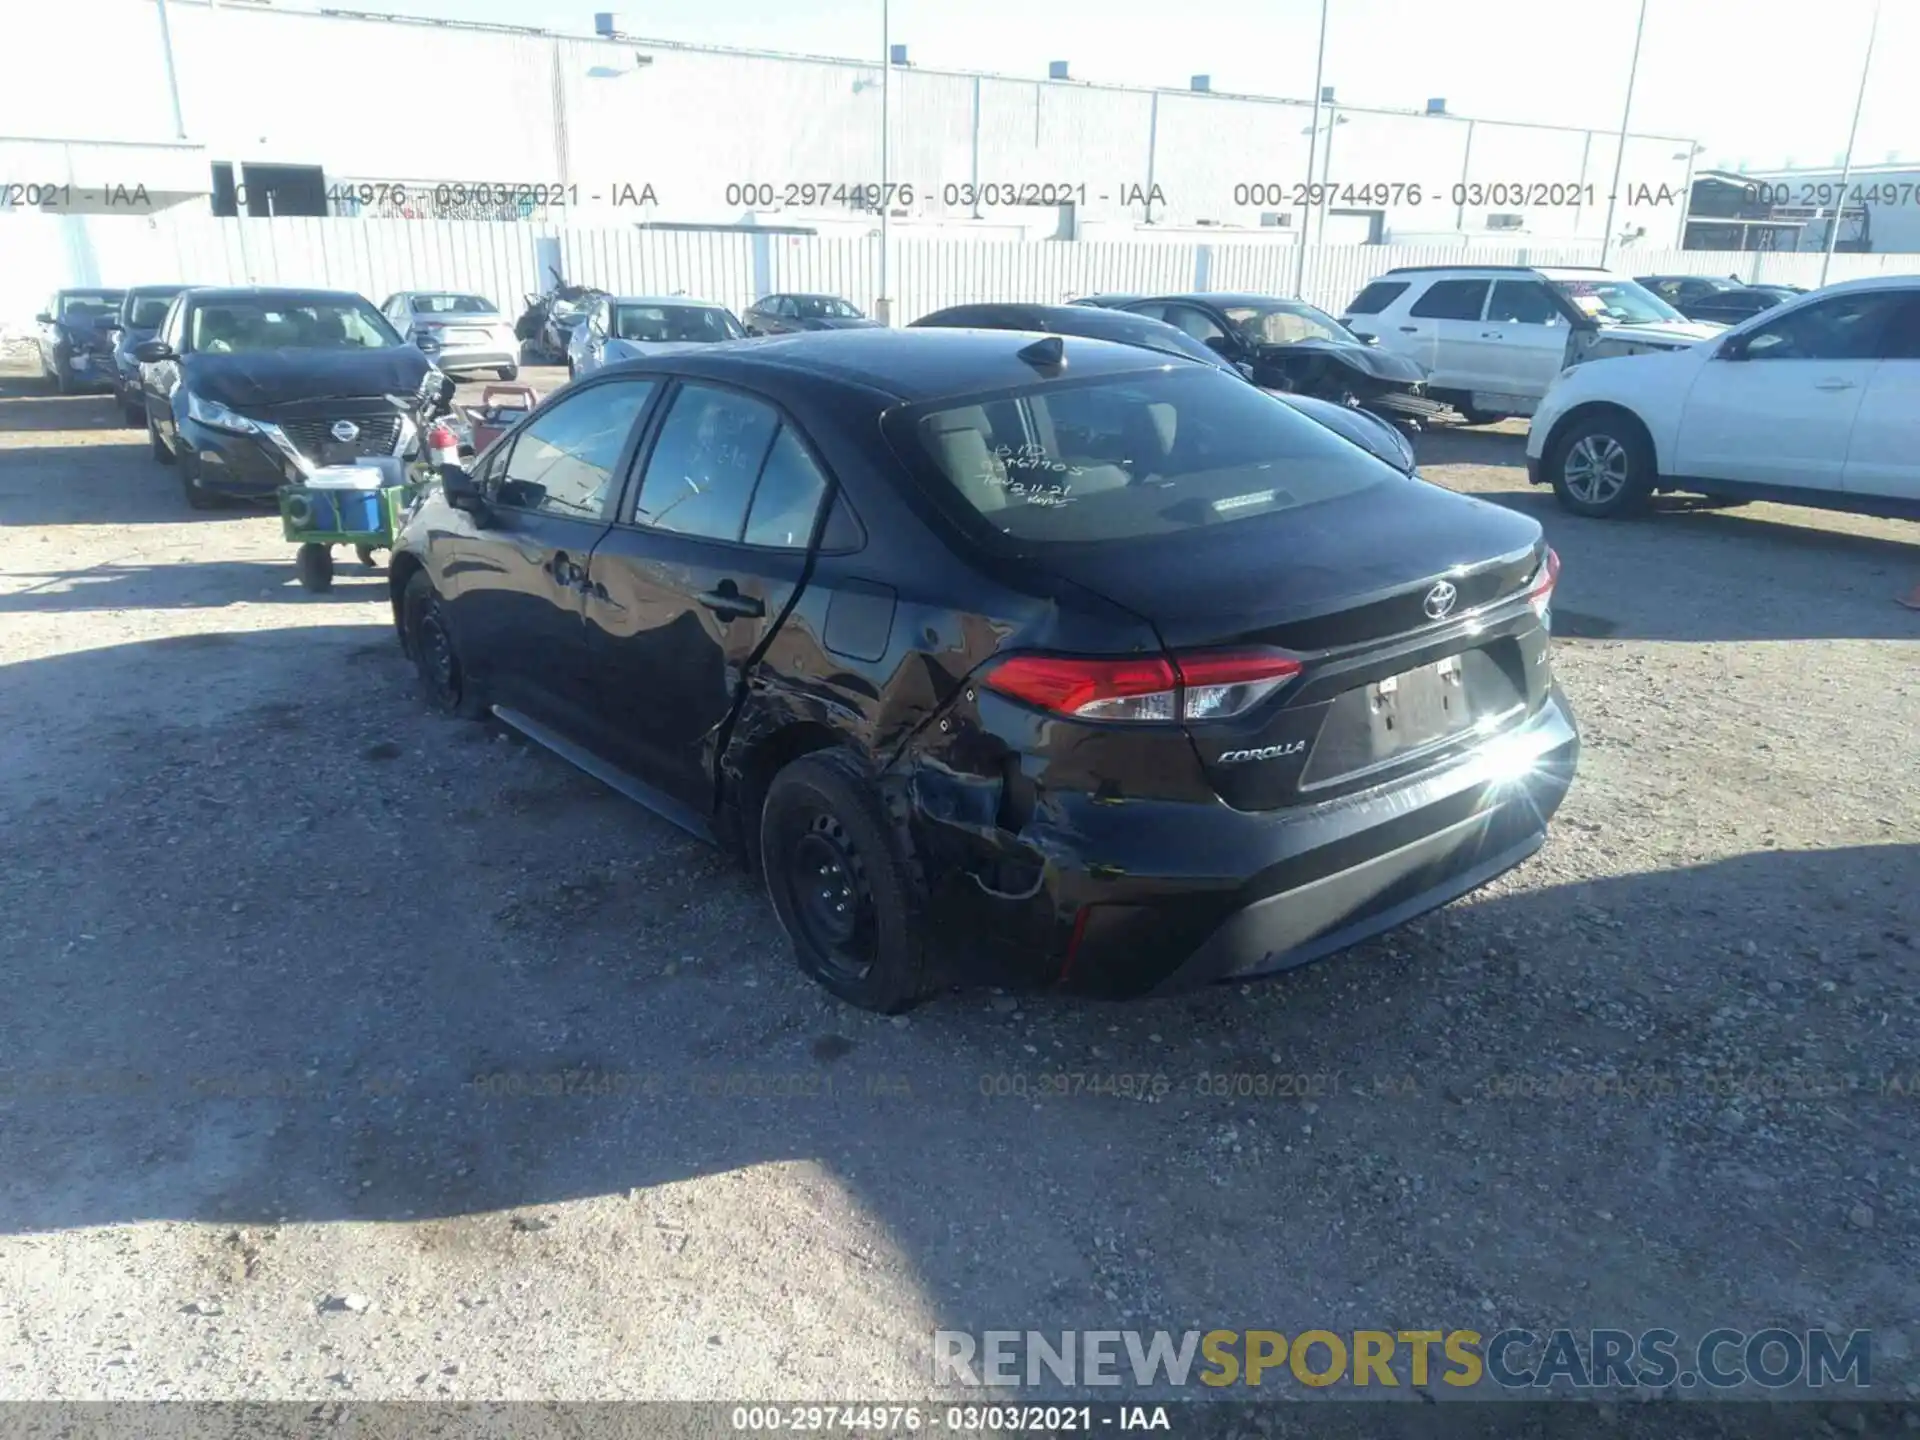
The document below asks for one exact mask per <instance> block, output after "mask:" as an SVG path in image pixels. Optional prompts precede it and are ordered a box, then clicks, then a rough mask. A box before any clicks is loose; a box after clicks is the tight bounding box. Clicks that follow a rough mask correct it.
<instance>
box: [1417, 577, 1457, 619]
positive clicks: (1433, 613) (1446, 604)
mask: <svg viewBox="0 0 1920 1440" xmlns="http://www.w3.org/2000/svg"><path fill="white" fill-rule="evenodd" d="M1459 598H1460V592H1459V591H1458V590H1456V589H1454V587H1453V584H1452V582H1450V581H1447V580H1442V581H1441V582H1440V583H1439V584H1438V585H1435V586H1434V587H1433V588H1432V589H1431V590H1429V591H1427V598H1426V599H1425V600H1423V601H1421V602H1420V608H1421V609H1422V610H1424V611H1426V612H1427V618H1428V619H1429V620H1444V619H1446V618H1447V616H1449V615H1451V614H1452V613H1453V605H1454V602H1455V601H1456V600H1458V599H1459Z"/></svg>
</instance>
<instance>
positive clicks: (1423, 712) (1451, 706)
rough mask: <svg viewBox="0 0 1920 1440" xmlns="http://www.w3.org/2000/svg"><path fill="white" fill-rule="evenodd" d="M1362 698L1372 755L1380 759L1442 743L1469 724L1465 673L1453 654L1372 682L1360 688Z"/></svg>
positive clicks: (1470, 707)
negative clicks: (1371, 744)
mask: <svg viewBox="0 0 1920 1440" xmlns="http://www.w3.org/2000/svg"><path fill="white" fill-rule="evenodd" d="M1365 696H1366V704H1367V713H1368V718H1369V721H1370V723H1371V725H1372V727H1373V751H1374V754H1375V755H1377V756H1380V757H1383V758H1384V757H1386V756H1389V755H1396V754H1399V753H1401V752H1402V751H1406V750H1412V749H1417V748H1418V747H1420V746H1422V745H1427V744H1430V743H1432V742H1433V741H1435V740H1441V739H1445V738H1446V737H1447V736H1449V735H1453V734H1457V733H1458V732H1460V731H1462V730H1466V729H1468V728H1470V727H1471V726H1472V725H1473V723H1474V718H1475V717H1474V713H1473V702H1472V699H1471V697H1469V695H1468V694H1467V683H1466V669H1465V666H1464V665H1463V664H1462V663H1461V659H1460V657H1459V656H1458V655H1449V656H1447V657H1446V658H1445V659H1443V660H1436V661H1434V662H1432V663H1431V664H1427V665H1422V666H1419V667H1418V668H1416V669H1413V670H1403V671H1401V672H1400V673H1399V674H1398V675H1389V676H1387V677H1386V678H1385V679H1384V680H1376V681H1374V682H1373V683H1372V684H1371V685H1368V686H1367V687H1366V689H1365Z"/></svg>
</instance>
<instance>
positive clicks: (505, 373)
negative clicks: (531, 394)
mask: <svg viewBox="0 0 1920 1440" xmlns="http://www.w3.org/2000/svg"><path fill="white" fill-rule="evenodd" d="M493 373H494V374H496V375H498V376H499V377H500V378H501V379H502V380H507V381H513V380H518V379H519V378H520V367H519V366H518V365H502V366H501V367H500V368H499V369H498V370H496V371H494V372H493Z"/></svg>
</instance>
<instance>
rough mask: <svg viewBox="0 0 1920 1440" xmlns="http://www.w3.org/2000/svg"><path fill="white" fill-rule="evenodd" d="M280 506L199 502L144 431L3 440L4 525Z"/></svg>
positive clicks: (132, 519) (160, 519) (181, 516)
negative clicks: (74, 439) (59, 441)
mask: <svg viewBox="0 0 1920 1440" xmlns="http://www.w3.org/2000/svg"><path fill="white" fill-rule="evenodd" d="M4 429H5V422H4V417H0V432H4ZM125 433H126V434H127V435H128V436H129V437H138V435H139V432H138V431H131V430H130V431H127V432H125ZM275 513H276V506H275V503H274V501H272V500H271V499H267V500H235V501H230V502H228V503H226V504H223V505H219V506H216V507H215V508H213V509H210V510H195V509H194V508H193V507H192V506H190V505H188V504H187V501H186V497H185V496H184V495H183V494H182V493H181V488H180V472H179V470H177V469H175V468H172V467H169V466H165V465H161V464H158V463H157V462H155V460H154V459H153V457H152V454H151V452H150V451H149V450H148V447H147V442H146V441H145V440H144V439H140V438H128V439H125V440H111V441H107V440H102V441H91V442H88V443H86V444H79V445H18V446H8V445H6V444H4V443H0V525H7V526H29V525H198V524H205V523H208V522H218V521H222V520H241V519H247V518H250V517H254V516H259V515H272V514H275Z"/></svg>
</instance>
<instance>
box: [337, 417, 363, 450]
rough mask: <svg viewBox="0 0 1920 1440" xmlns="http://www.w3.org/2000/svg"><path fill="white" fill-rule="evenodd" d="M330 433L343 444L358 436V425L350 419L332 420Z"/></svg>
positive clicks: (356, 438)
mask: <svg viewBox="0 0 1920 1440" xmlns="http://www.w3.org/2000/svg"><path fill="white" fill-rule="evenodd" d="M332 435H333V438H334V439H336V440H338V441H339V442H340V443H341V444H342V445H345V444H347V443H348V442H349V441H352V440H358V439H359V438H360V427H359V426H358V425H356V424H354V423H353V422H352V421H351V420H336V421H334V422H333V430H332Z"/></svg>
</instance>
